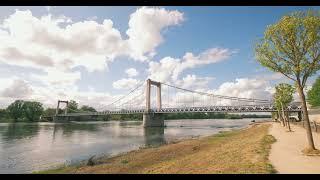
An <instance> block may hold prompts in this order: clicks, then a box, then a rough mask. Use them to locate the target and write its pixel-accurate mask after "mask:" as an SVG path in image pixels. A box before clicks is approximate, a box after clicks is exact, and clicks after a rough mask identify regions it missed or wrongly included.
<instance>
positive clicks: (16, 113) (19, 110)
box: [6, 100, 24, 121]
mask: <svg viewBox="0 0 320 180" xmlns="http://www.w3.org/2000/svg"><path fill="white" fill-rule="evenodd" d="M23 104H24V101H23V100H16V101H14V102H13V103H11V104H10V105H9V106H8V107H7V109H6V110H7V112H8V113H9V116H10V117H11V118H12V119H13V120H14V121H17V120H19V119H21V118H23Z"/></svg>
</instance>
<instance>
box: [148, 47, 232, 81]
mask: <svg viewBox="0 0 320 180" xmlns="http://www.w3.org/2000/svg"><path fill="white" fill-rule="evenodd" d="M233 53H235V51H231V50H229V49H222V48H212V49H208V50H206V51H204V52H202V53H200V54H199V55H197V56H194V55H193V54H192V53H190V52H187V53H186V54H185V55H184V56H183V58H182V59H174V58H172V57H165V58H163V59H161V60H160V62H155V61H151V62H150V63H149V69H148V72H149V77H150V78H151V79H153V80H156V81H162V82H163V81H165V82H168V81H176V80H177V79H178V77H179V75H180V74H181V73H182V72H183V71H185V70H186V69H192V68H196V67H199V66H203V65H208V64H214V63H217V62H220V61H223V60H226V59H228V58H229V57H230V56H231V55H232V54H233Z"/></svg>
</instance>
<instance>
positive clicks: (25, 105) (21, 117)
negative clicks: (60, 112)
mask: <svg viewBox="0 0 320 180" xmlns="http://www.w3.org/2000/svg"><path fill="white" fill-rule="evenodd" d="M43 110H44V109H43V107H42V104H41V103H40V102H35V101H23V100H16V101H14V102H13V103H11V104H10V105H9V106H8V107H7V109H6V111H7V112H8V114H9V116H10V117H11V118H13V119H14V121H25V120H27V121H38V120H39V118H40V116H41V115H42V113H43Z"/></svg>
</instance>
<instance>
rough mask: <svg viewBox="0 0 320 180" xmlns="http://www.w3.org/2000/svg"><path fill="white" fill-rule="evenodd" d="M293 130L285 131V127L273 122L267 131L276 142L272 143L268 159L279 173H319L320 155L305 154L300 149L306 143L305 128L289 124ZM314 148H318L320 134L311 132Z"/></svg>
mask: <svg viewBox="0 0 320 180" xmlns="http://www.w3.org/2000/svg"><path fill="white" fill-rule="evenodd" d="M291 128H292V130H293V131H294V132H287V129H286V128H284V127H282V126H281V125H280V124H279V123H273V124H272V127H271V128H270V131H269V133H270V134H271V135H273V136H274V137H275V138H276V139H277V142H275V143H274V144H272V149H271V152H270V156H269V160H270V162H271V164H272V165H273V166H274V167H275V169H276V170H277V171H278V173H281V174H287V173H288V174H298V173H306V174H310V173H311V174H319V173H320V157H319V156H305V155H303V154H302V152H301V150H302V149H304V148H305V147H306V145H307V135H306V130H305V129H304V128H302V127H299V126H297V125H291ZM313 138H314V143H315V146H316V148H318V149H319V148H320V135H319V134H318V133H313Z"/></svg>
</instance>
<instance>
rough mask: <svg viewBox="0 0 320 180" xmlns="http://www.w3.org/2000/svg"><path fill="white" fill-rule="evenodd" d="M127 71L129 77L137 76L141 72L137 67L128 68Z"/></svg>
mask: <svg viewBox="0 0 320 180" xmlns="http://www.w3.org/2000/svg"><path fill="white" fill-rule="evenodd" d="M125 72H126V73H127V75H128V77H135V76H137V75H138V74H139V72H138V71H137V70H136V69H135V68H129V69H126V71H125Z"/></svg>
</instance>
